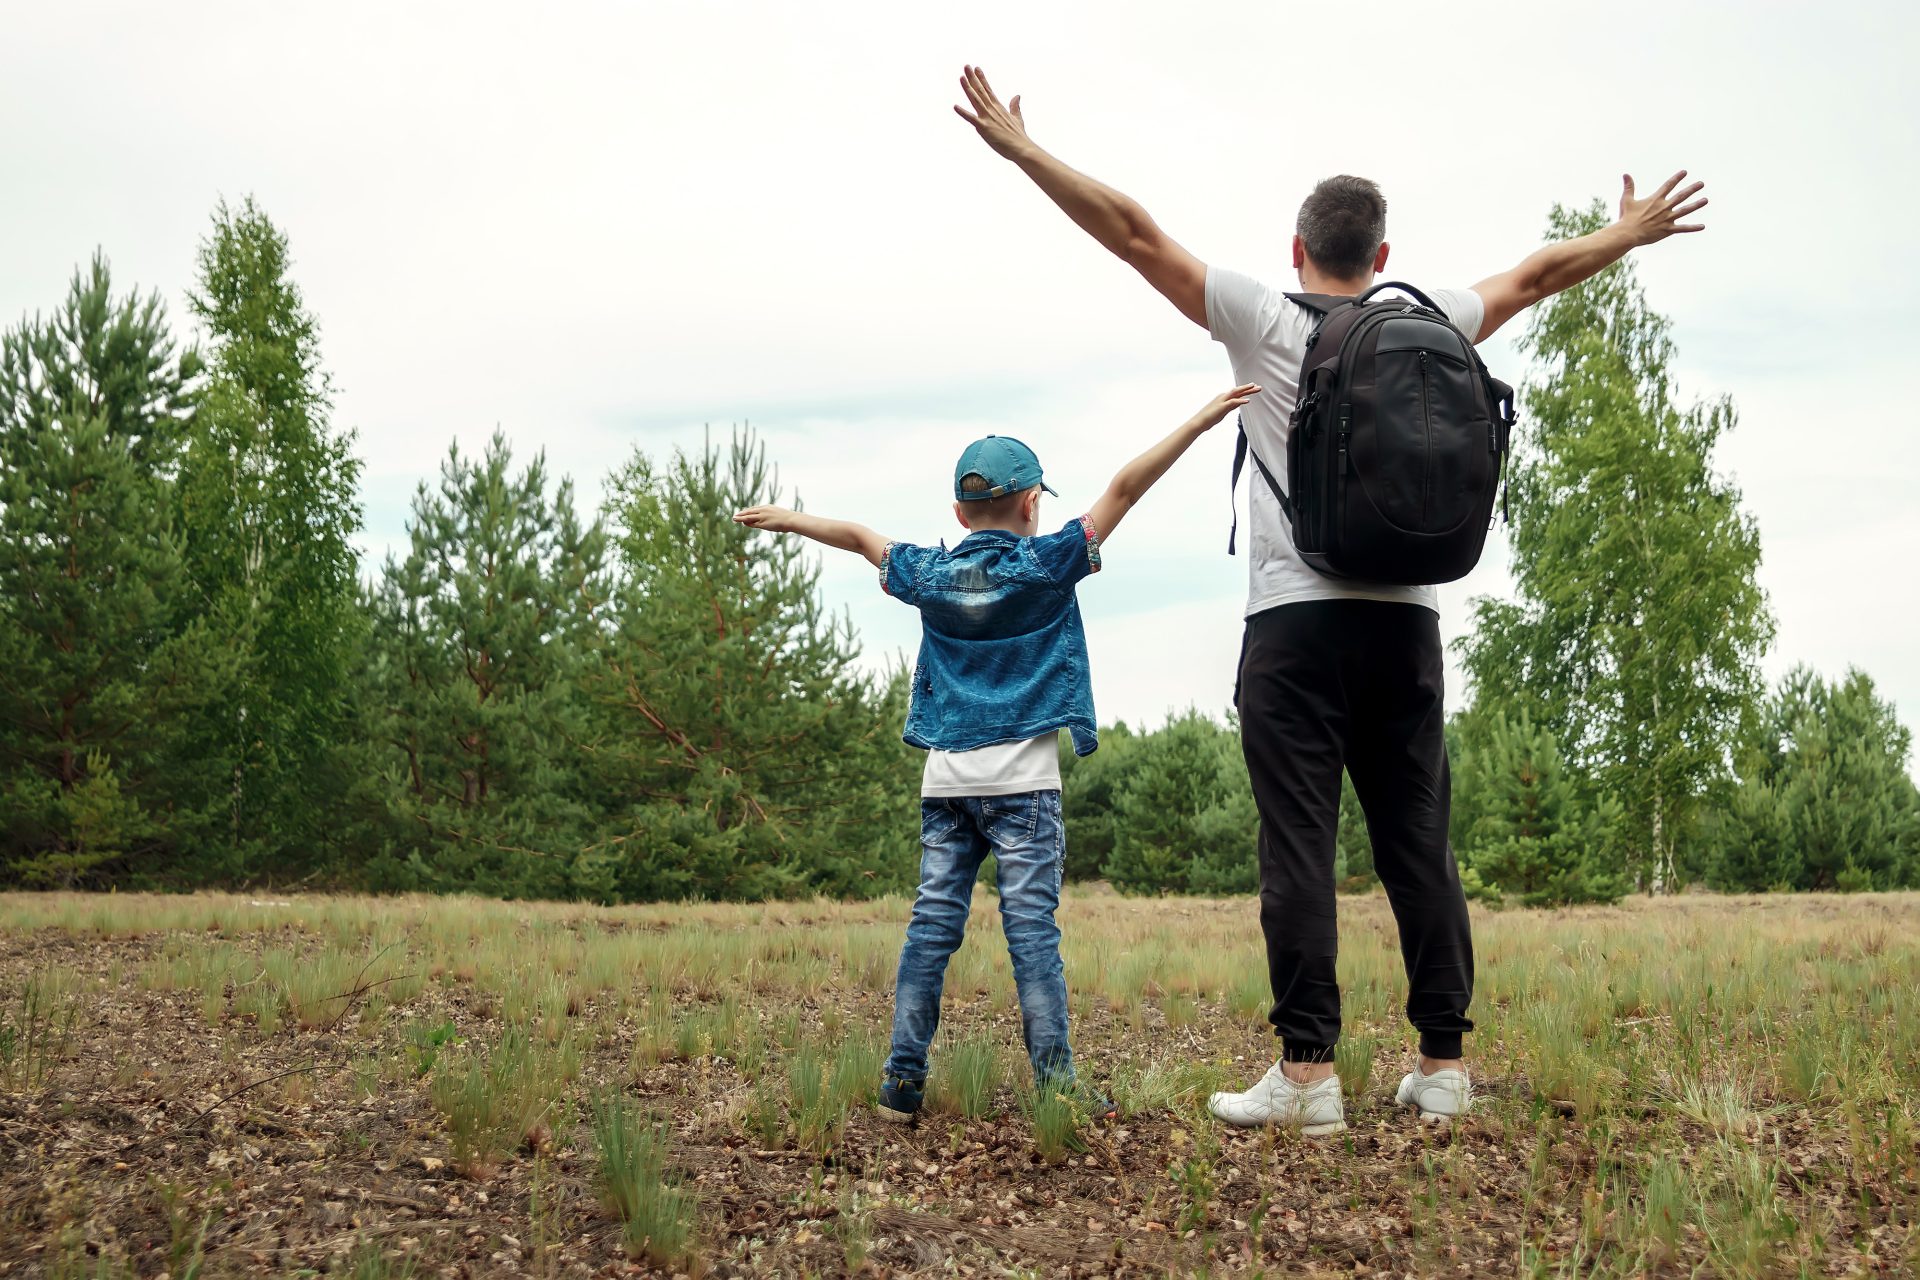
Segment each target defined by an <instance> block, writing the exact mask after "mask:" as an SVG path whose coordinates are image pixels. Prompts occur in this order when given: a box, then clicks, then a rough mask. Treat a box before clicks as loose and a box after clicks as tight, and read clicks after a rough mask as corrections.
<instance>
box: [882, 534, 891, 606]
mask: <svg viewBox="0 0 1920 1280" xmlns="http://www.w3.org/2000/svg"><path fill="white" fill-rule="evenodd" d="M892 563H893V544H892V543H891V542H889V543H888V544H887V545H886V547H885V548H883V549H882V550H881V552H880V589H881V590H882V591H885V592H886V593H887V594H888V595H892V594H893V591H892V589H891V588H889V587H888V586H887V567H888V566H889V565H891V564H892Z"/></svg>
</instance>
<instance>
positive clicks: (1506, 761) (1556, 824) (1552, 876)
mask: <svg viewBox="0 0 1920 1280" xmlns="http://www.w3.org/2000/svg"><path fill="white" fill-rule="evenodd" d="M1478 727H1479V728H1480V730H1481V732H1480V733H1478V734H1476V735H1474V736H1475V738H1476V739H1477V740H1476V741H1473V742H1471V744H1470V745H1467V746H1466V747H1465V749H1464V750H1463V751H1462V752H1461V754H1460V757H1459V759H1458V767H1457V768H1456V769H1455V772H1454V779H1455V781H1454V794H1455V796H1456V797H1458V798H1460V799H1462V800H1464V801H1465V802H1466V803H1465V804H1464V805H1463V806H1462V809H1463V811H1464V816H1466V817H1467V827H1466V830H1465V831H1464V832H1463V833H1462V835H1461V837H1460V839H1459V840H1458V842H1457V847H1458V851H1459V854H1460V857H1461V860H1462V861H1463V862H1464V863H1465V864H1466V867H1467V868H1468V869H1469V870H1470V871H1471V872H1472V875H1473V881H1474V883H1475V884H1483V885H1486V886H1488V887H1489V888H1491V889H1493V890H1494V891H1496V892H1497V893H1499V894H1510V895H1512V896H1514V897H1517V898H1519V899H1520V901H1522V902H1523V903H1525V904H1526V905H1527V906H1530V907H1538V906H1560V905H1564V904H1567V903H1573V902H1615V901H1618V900H1619V898H1620V896H1621V895H1622V894H1623V893H1625V892H1626V887H1627V886H1626V880H1625V877H1624V876H1623V875H1622V874H1621V872H1620V869H1619V868H1620V864H1621V858H1620V856H1619V852H1618V851H1617V850H1616V849H1614V848H1613V847H1612V841H1613V840H1614V838H1615V834H1614V833H1615V830H1616V827H1617V825H1618V823H1619V818H1620V808H1619V805H1618V804H1617V803H1616V802H1614V801H1611V800H1601V801H1598V802H1595V803H1591V804H1590V803H1588V802H1587V801H1586V800H1585V799H1584V798H1583V797H1582V796H1581V794H1580V790H1579V788H1578V786H1577V785H1576V784H1575V781H1574V780H1573V778H1572V777H1571V776H1570V775H1569V774H1568V771H1567V769H1566V765H1565V762H1564V761H1563V760H1562V759H1561V755H1560V748H1559V745H1558V744H1557V743H1556V742H1555V741H1554V739H1553V735H1552V734H1550V733H1548V732H1546V731H1545V730H1543V729H1540V728H1536V727H1535V726H1534V725H1533V723H1532V722H1531V721H1530V720H1528V719H1527V718H1526V716H1524V715H1522V716H1521V717H1520V718H1518V719H1516V720H1508V719H1506V718H1505V717H1502V716H1494V717H1491V718H1488V719H1486V720H1484V721H1483V722H1482V723H1481V724H1480V725H1479V726H1478Z"/></svg>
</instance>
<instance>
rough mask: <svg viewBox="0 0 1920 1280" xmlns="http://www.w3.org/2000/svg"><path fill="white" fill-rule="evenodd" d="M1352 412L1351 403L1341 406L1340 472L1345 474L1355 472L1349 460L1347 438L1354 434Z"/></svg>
mask: <svg viewBox="0 0 1920 1280" xmlns="http://www.w3.org/2000/svg"><path fill="white" fill-rule="evenodd" d="M1352 413H1353V407H1352V406H1351V405H1341V406H1340V474H1341V475H1343V476H1350V475H1352V474H1353V468H1352V466H1350V465H1349V463H1348V460H1347V439H1348V438H1349V437H1350V436H1352V435H1353V424H1352V421H1351V415H1352Z"/></svg>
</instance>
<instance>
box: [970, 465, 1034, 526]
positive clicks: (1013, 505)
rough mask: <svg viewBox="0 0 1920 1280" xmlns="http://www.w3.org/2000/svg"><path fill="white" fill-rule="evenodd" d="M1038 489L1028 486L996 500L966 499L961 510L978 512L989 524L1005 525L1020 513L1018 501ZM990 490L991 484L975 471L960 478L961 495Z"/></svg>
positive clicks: (1004, 494) (1002, 495)
mask: <svg viewBox="0 0 1920 1280" xmlns="http://www.w3.org/2000/svg"><path fill="white" fill-rule="evenodd" d="M1038 487H1039V486H1038V485H1029V486H1027V488H1025V489H1020V490H1017V491H1016V492H1013V493H1003V494H1001V495H1000V496H999V497H997V498H968V499H967V500H966V501H965V502H963V503H962V504H961V508H962V509H963V510H966V511H977V512H979V513H980V514H981V515H982V516H983V517H985V518H986V520H987V521H988V522H989V523H991V524H1006V523H1007V522H1008V521H1010V520H1012V519H1013V518H1014V517H1015V516H1016V515H1018V514H1019V513H1020V499H1022V498H1024V497H1026V496H1027V494H1028V493H1029V492H1031V491H1032V490H1033V489H1036V488H1038ZM991 488H993V482H992V481H990V480H988V479H987V478H986V477H985V476H983V475H981V474H980V473H979V472H977V471H969V472H967V474H965V475H964V476H961V477H960V492H962V493H985V492H986V491H987V490H989V489H991Z"/></svg>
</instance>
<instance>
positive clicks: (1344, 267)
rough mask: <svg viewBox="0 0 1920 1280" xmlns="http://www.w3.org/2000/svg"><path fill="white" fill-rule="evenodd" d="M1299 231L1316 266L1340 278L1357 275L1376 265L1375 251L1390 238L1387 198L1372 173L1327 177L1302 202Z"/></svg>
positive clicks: (1347, 278) (1295, 228) (1344, 278)
mask: <svg viewBox="0 0 1920 1280" xmlns="http://www.w3.org/2000/svg"><path fill="white" fill-rule="evenodd" d="M1294 230H1296V231H1298V232H1299V233H1300V239H1301V240H1302V241H1303V242H1305V244H1306V247H1307V256H1308V257H1309V258H1312V259H1313V265H1314V266H1316V267H1318V268H1320V270H1322V271H1324V272H1326V273H1327V274H1328V275H1330V276H1333V277H1334V278H1335V279H1339V280H1354V279H1358V278H1359V277H1361V276H1364V275H1366V274H1367V272H1368V271H1370V270H1372V268H1373V255H1374V254H1376V253H1378V252H1380V244H1381V242H1382V241H1383V240H1385V239H1386V238H1387V198H1386V197H1385V196H1383V195H1381V194H1380V188H1379V186H1378V185H1377V184H1376V183H1374V182H1373V181H1372V180H1371V179H1369V178H1356V177H1354V176H1353V175H1352V174H1350V173H1343V174H1339V175H1338V176H1336V177H1332V178H1322V179H1321V180H1320V183H1319V185H1317V186H1316V187H1314V189H1313V194H1312V195H1310V196H1308V197H1307V198H1306V199H1305V200H1303V201H1302V202H1301V204H1300V220H1299V222H1298V223H1296V224H1295V226H1294Z"/></svg>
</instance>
